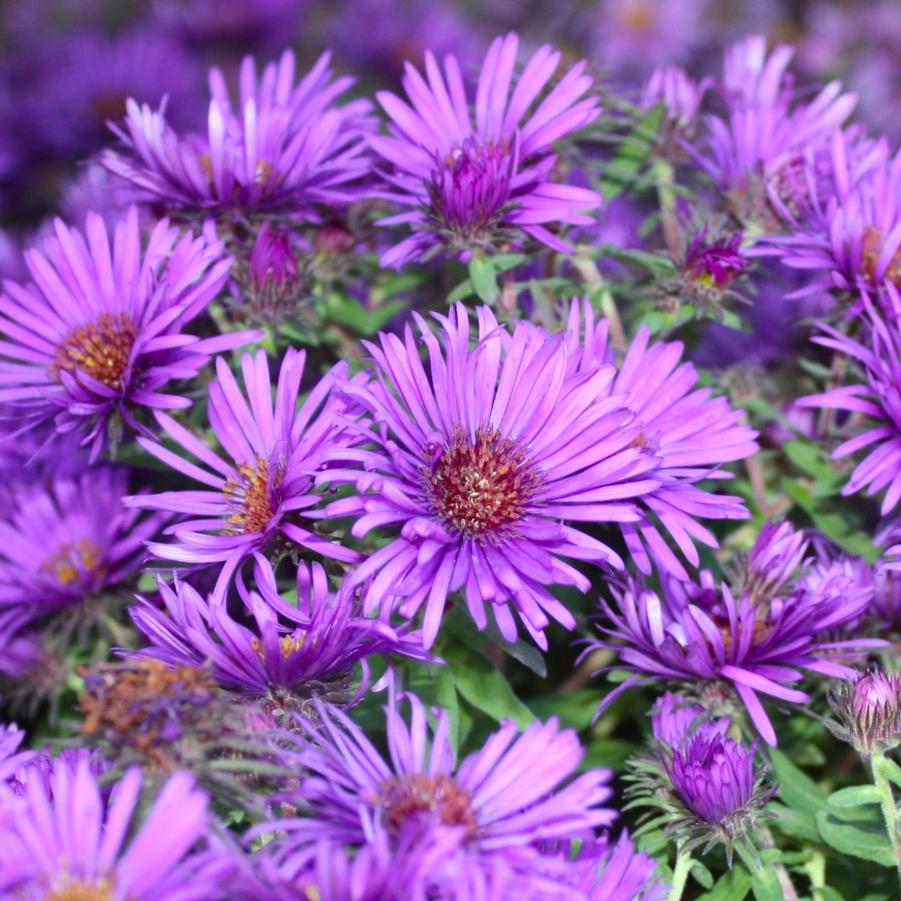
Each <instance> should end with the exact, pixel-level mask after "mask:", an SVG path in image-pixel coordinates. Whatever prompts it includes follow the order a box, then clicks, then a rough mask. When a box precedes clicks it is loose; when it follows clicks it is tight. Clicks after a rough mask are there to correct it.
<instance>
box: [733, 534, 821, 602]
mask: <svg viewBox="0 0 901 901" xmlns="http://www.w3.org/2000/svg"><path fill="white" fill-rule="evenodd" d="M808 551H809V542H808V540H807V537H806V536H805V534H804V531H803V530H802V529H796V528H795V527H794V526H793V525H792V524H791V523H790V522H776V521H775V520H768V521H767V522H766V523H764V525H763V528H762V529H761V530H760V532H759V533H758V535H757V538H756V539H755V541H754V546H753V547H752V548H751V552H750V553H749V554H748V558H747V562H746V565H745V568H744V574H743V575H744V583H743V587H744V590H745V591H747V592H748V593H749V594H751V595H752V596H754V597H758V598H764V599H766V598H770V597H773V596H774V595H777V594H779V593H780V592H782V591H783V590H784V589H785V588H787V587H789V586H790V585H791V583H792V580H793V579H794V578H795V577H796V576H797V575H798V573H799V571H800V569H801V565H802V563H803V562H804V561H805V560H806V559H807V557H808Z"/></svg>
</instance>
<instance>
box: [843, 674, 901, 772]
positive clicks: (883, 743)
mask: <svg viewBox="0 0 901 901" xmlns="http://www.w3.org/2000/svg"><path fill="white" fill-rule="evenodd" d="M829 706H830V707H831V708H832V712H833V713H834V714H835V716H836V717H837V718H838V722H835V721H834V720H826V725H827V726H828V727H829V730H830V731H831V732H832V734H833V735H835V736H836V737H837V738H839V739H841V740H842V741H846V742H848V743H849V744H851V745H853V746H854V749H855V750H856V751H857V753H858V754H861V755H864V756H866V757H869V756H870V755H871V754H884V753H885V752H886V751H891V750H892V749H893V748H896V747H898V745H901V676H899V674H898V673H894V672H885V671H882V670H875V669H873V670H867V671H866V672H864V673H860V674H858V676H857V679H856V680H855V681H849V682H841V683H839V684H838V685H836V686H834V687H833V688H832V689H831V690H830V692H829Z"/></svg>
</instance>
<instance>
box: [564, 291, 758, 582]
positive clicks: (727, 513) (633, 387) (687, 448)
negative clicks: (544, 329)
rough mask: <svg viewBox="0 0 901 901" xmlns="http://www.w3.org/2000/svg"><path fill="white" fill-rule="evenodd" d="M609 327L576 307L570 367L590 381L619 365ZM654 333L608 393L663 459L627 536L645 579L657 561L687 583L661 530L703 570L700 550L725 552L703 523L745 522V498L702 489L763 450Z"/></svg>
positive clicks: (630, 353)
mask: <svg viewBox="0 0 901 901" xmlns="http://www.w3.org/2000/svg"><path fill="white" fill-rule="evenodd" d="M608 331H609V325H608V322H607V320H606V319H602V320H596V319H595V315H594V311H593V309H592V307H591V304H590V303H587V302H583V303H581V304H580V303H579V302H577V301H574V302H573V303H572V305H571V306H570V310H569V318H568V321H567V329H566V333H565V335H566V341H567V345H568V351H569V357H568V361H567V365H568V366H569V367H570V368H571V369H573V370H575V371H577V372H581V373H583V374H586V373H588V372H590V371H591V370H592V369H595V368H596V367H598V366H605V365H613V364H614V359H615V357H614V354H613V350H612V348H611V347H610V344H609V341H608ZM650 337H651V336H650V331H649V330H648V329H647V328H641V329H639V330H638V332H637V334H636V335H635V338H634V339H633V341H632V343H631V345H630V346H629V348H628V350H627V351H626V355H625V357H624V358H623V360H622V362H621V363H619V365H618V366H617V367H616V370H615V371H616V375H615V378H613V379H612V380H610V381H609V382H608V383H607V387H606V393H607V394H608V395H610V397H611V398H613V397H619V398H621V399H622V400H621V402H622V404H623V405H624V406H625V407H626V409H628V410H631V411H632V412H633V413H634V415H635V419H634V422H635V424H637V425H638V427H639V429H640V431H639V434H638V436H637V437H636V438H635V439H634V443H635V444H637V445H639V446H648V447H649V449H653V450H654V451H655V452H656V463H657V465H656V468H655V469H653V470H652V471H651V473H650V474H649V475H650V477H652V478H654V479H656V480H658V484H657V485H656V486H655V487H653V488H652V490H651V491H649V492H646V493H644V494H643V495H642V496H641V497H640V498H639V499H638V506H639V510H640V519H639V521H638V522H637V523H633V522H630V521H627V522H625V523H624V524H623V525H622V526H621V528H622V531H623V535H624V537H625V539H626V544H627V546H628V548H629V552H630V553H631V555H632V557H633V559H634V560H635V562H636V564H637V565H638V567H639V569H640V570H641V571H642V572H644V573H650V572H651V561H652V560H654V561H655V562H656V563H657V564H658V565H659V566H662V567H663V568H664V569H666V570H667V572H670V573H672V574H673V575H675V576H677V577H678V578H681V579H687V578H688V574H687V573H686V571H685V569H684V567H683V566H682V563H681V562H680V561H679V559H678V558H677V557H676V555H675V554H674V553H673V552H672V550H670V548H669V546H668V545H667V543H666V541H665V540H664V539H663V536H662V534H661V530H660V528H659V527H658V523H659V524H660V526H662V529H663V531H664V532H668V533H669V535H670V536H671V537H672V538H673V540H674V541H675V542H676V544H677V546H678V548H679V550H680V551H681V552H682V553H683V554H684V555H685V557H686V558H687V559H688V561H689V562H690V563H691V564H692V565H694V566H697V565H698V563H699V562H700V558H699V556H698V551H697V548H696V547H695V544H694V542H695V541H699V542H701V543H702V544H705V545H707V546H708V547H717V542H716V538H715V537H714V536H713V534H712V533H711V532H710V531H709V530H708V529H706V528H704V527H703V526H702V525H701V524H700V523H699V522H698V520H699V519H745V518H747V516H748V512H747V510H746V509H745V506H744V504H743V503H742V501H741V499H740V498H737V497H732V496H729V495H722V494H714V493H713V492H710V491H704V490H703V489H701V488H699V487H698V486H697V483H698V482H700V481H702V480H703V479H727V478H730V474H729V473H728V472H726V471H724V470H722V469H720V468H719V466H720V465H721V464H723V463H729V462H732V461H735V460H741V459H743V458H745V457H749V456H751V455H752V454H754V453H755V452H756V450H757V443H756V441H755V438H756V433H755V432H754V431H753V430H752V429H751V428H749V427H748V426H747V425H745V424H743V422H742V419H743V418H744V416H743V414H742V412H741V411H739V410H733V409H732V407H731V406H730V405H729V402H728V400H727V399H726V398H724V397H712V396H711V395H712V391H711V390H710V389H709V388H696V387H695V386H696V385H697V381H698V373H697V370H696V369H695V367H694V366H693V365H692V364H691V363H686V362H682V359H681V358H682V353H683V345H682V344H681V342H676V341H674V342H669V343H660V342H658V343H651V341H650Z"/></svg>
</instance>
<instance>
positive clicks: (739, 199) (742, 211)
mask: <svg viewBox="0 0 901 901" xmlns="http://www.w3.org/2000/svg"><path fill="white" fill-rule="evenodd" d="M792 55H793V50H792V49H791V48H790V47H788V46H786V45H779V46H777V47H776V48H775V49H774V50H773V52H772V53H771V54H770V55H769V56H768V55H767V51H766V39H765V38H763V37H762V36H759V35H755V36H751V37H747V38H745V39H744V40H742V41H739V42H738V43H736V44H734V45H732V46H731V47H729V48H728V49H727V50H726V54H725V59H724V64H723V78H722V93H723V97H724V99H725V101H726V104H727V107H728V111H727V115H726V118H725V119H720V118H717V117H715V116H708V117H707V120H706V123H707V136H706V139H705V141H704V144H703V147H702V149H701V150H699V151H696V153H695V158H696V160H697V162H698V164H699V165H700V166H701V167H702V168H703V169H704V170H705V171H706V172H707V173H708V175H709V176H710V177H711V178H712V179H713V181H714V182H715V183H716V185H717V187H719V188H720V189H721V190H722V191H723V192H724V193H726V195H727V199H728V203H729V205H730V207H731V209H732V210H733V212H735V213H736V215H737V216H738V218H739V219H740V220H742V221H743V222H745V223H746V224H748V225H749V226H753V227H755V228H756V229H758V230H759V229H760V228H761V227H762V228H764V229H767V230H778V228H779V225H778V216H776V215H774V207H773V199H772V198H773V197H774V196H775V197H777V198H778V197H779V194H780V190H782V189H784V185H783V184H781V179H783V178H784V176H785V174H786V172H788V173H789V174H790V172H791V167H792V166H793V165H795V164H796V163H797V162H798V161H803V159H804V157H805V154H807V153H809V152H810V151H812V150H813V149H815V148H817V147H818V146H820V145H822V144H823V143H824V142H825V141H826V140H827V139H828V138H829V136H830V135H831V134H832V133H833V132H834V131H835V130H836V129H838V128H839V127H841V125H842V123H843V122H844V121H845V119H847V117H848V116H849V115H850V113H851V110H852V109H853V107H854V104H855V102H856V98H855V97H854V96H853V95H851V94H842V93H841V86H840V84H839V83H838V82H832V83H831V84H829V85H827V86H826V87H825V88H823V90H822V91H821V92H820V93H819V94H818V95H817V96H816V97H815V98H814V99H813V100H812V101H811V102H810V103H805V104H793V97H792V94H793V91H792V83H791V79H790V78H789V77H788V76H787V75H786V69H787V67H788V64H789V62H790V60H791V58H792ZM780 207H781V204H780V203H779V202H778V201H777V202H776V209H779V208H780Z"/></svg>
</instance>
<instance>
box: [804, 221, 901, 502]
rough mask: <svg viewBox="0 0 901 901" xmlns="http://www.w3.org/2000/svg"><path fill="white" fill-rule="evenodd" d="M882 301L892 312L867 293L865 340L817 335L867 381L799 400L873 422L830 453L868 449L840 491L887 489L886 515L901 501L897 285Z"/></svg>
mask: <svg viewBox="0 0 901 901" xmlns="http://www.w3.org/2000/svg"><path fill="white" fill-rule="evenodd" d="M899 235H901V232H899ZM883 301H884V304H883V305H884V308H885V309H886V311H887V312H888V314H889V315H888V316H884V315H883V314H882V313H881V312H879V311H877V310H876V309H875V308H874V307H873V305H872V303H871V302H870V300H869V298H868V297H867V295H866V294H864V295H863V303H864V305H865V309H866V311H867V314H868V315H867V317H866V325H867V326H868V333H867V338H866V339H865V341H858V340H855V339H853V338H850V337H848V336H847V335H845V334H843V333H841V332H839V331H838V330H836V329H834V328H832V327H831V326H829V325H825V324H824V325H821V329H822V331H823V332H824V333H825V334H824V335H822V336H819V337H816V338H814V339H813V340H814V341H815V342H816V343H817V344H822V345H823V346H824V347H829V348H831V349H833V350H835V351H837V352H838V353H841V354H847V355H848V356H849V357H850V358H851V359H853V360H855V361H856V362H857V363H858V364H859V365H860V367H861V368H862V370H863V374H864V378H865V383H864V384H849V385H843V386H841V387H838V388H833V389H831V390H829V391H827V392H825V393H823V394H814V395H810V396H808V397H804V398H801V399H800V400H799V401H798V405H799V406H801V407H820V408H825V409H834V410H845V411H847V412H849V413H852V414H863V416H867V417H870V418H871V419H872V420H875V422H873V423H872V424H871V425H869V427H867V428H866V430H865V431H862V432H860V433H859V434H857V435H854V436H852V437H851V438H848V439H847V440H846V441H843V442H842V443H841V444H840V445H839V446H838V447H837V448H836V449H835V450H834V451H833V453H832V456H833V458H834V459H842V458H843V457H847V456H850V455H851V454H854V453H857V452H859V451H861V450H865V449H869V450H868V452H867V455H866V457H865V458H864V459H863V461H862V462H861V463H859V464H858V466H857V467H856V468H855V470H854V472H853V473H852V474H851V478H850V479H849V480H848V482H847V483H846V484H845V486H844V487H843V488H842V495H843V496H847V495H849V494H856V493H857V492H858V491H862V490H864V489H866V492H867V494H868V495H869V496H871V497H872V496H873V495H874V494H877V493H879V492H880V491H882V490H883V489H887V490H886V492H885V495H884V496H883V498H882V505H881V510H882V513H883V515H885V514H886V513H888V512H890V511H891V510H893V509H894V508H895V506H896V505H897V504H898V501H899V500H901V398H899V396H898V384H899V379H901V332H899V326H898V322H899V320H898V318H897V317H898V316H899V315H901V294H899V293H898V291H897V290H896V289H895V287H894V285H887V286H886V288H885V291H884V293H883ZM874 445H875V447H874Z"/></svg>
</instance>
